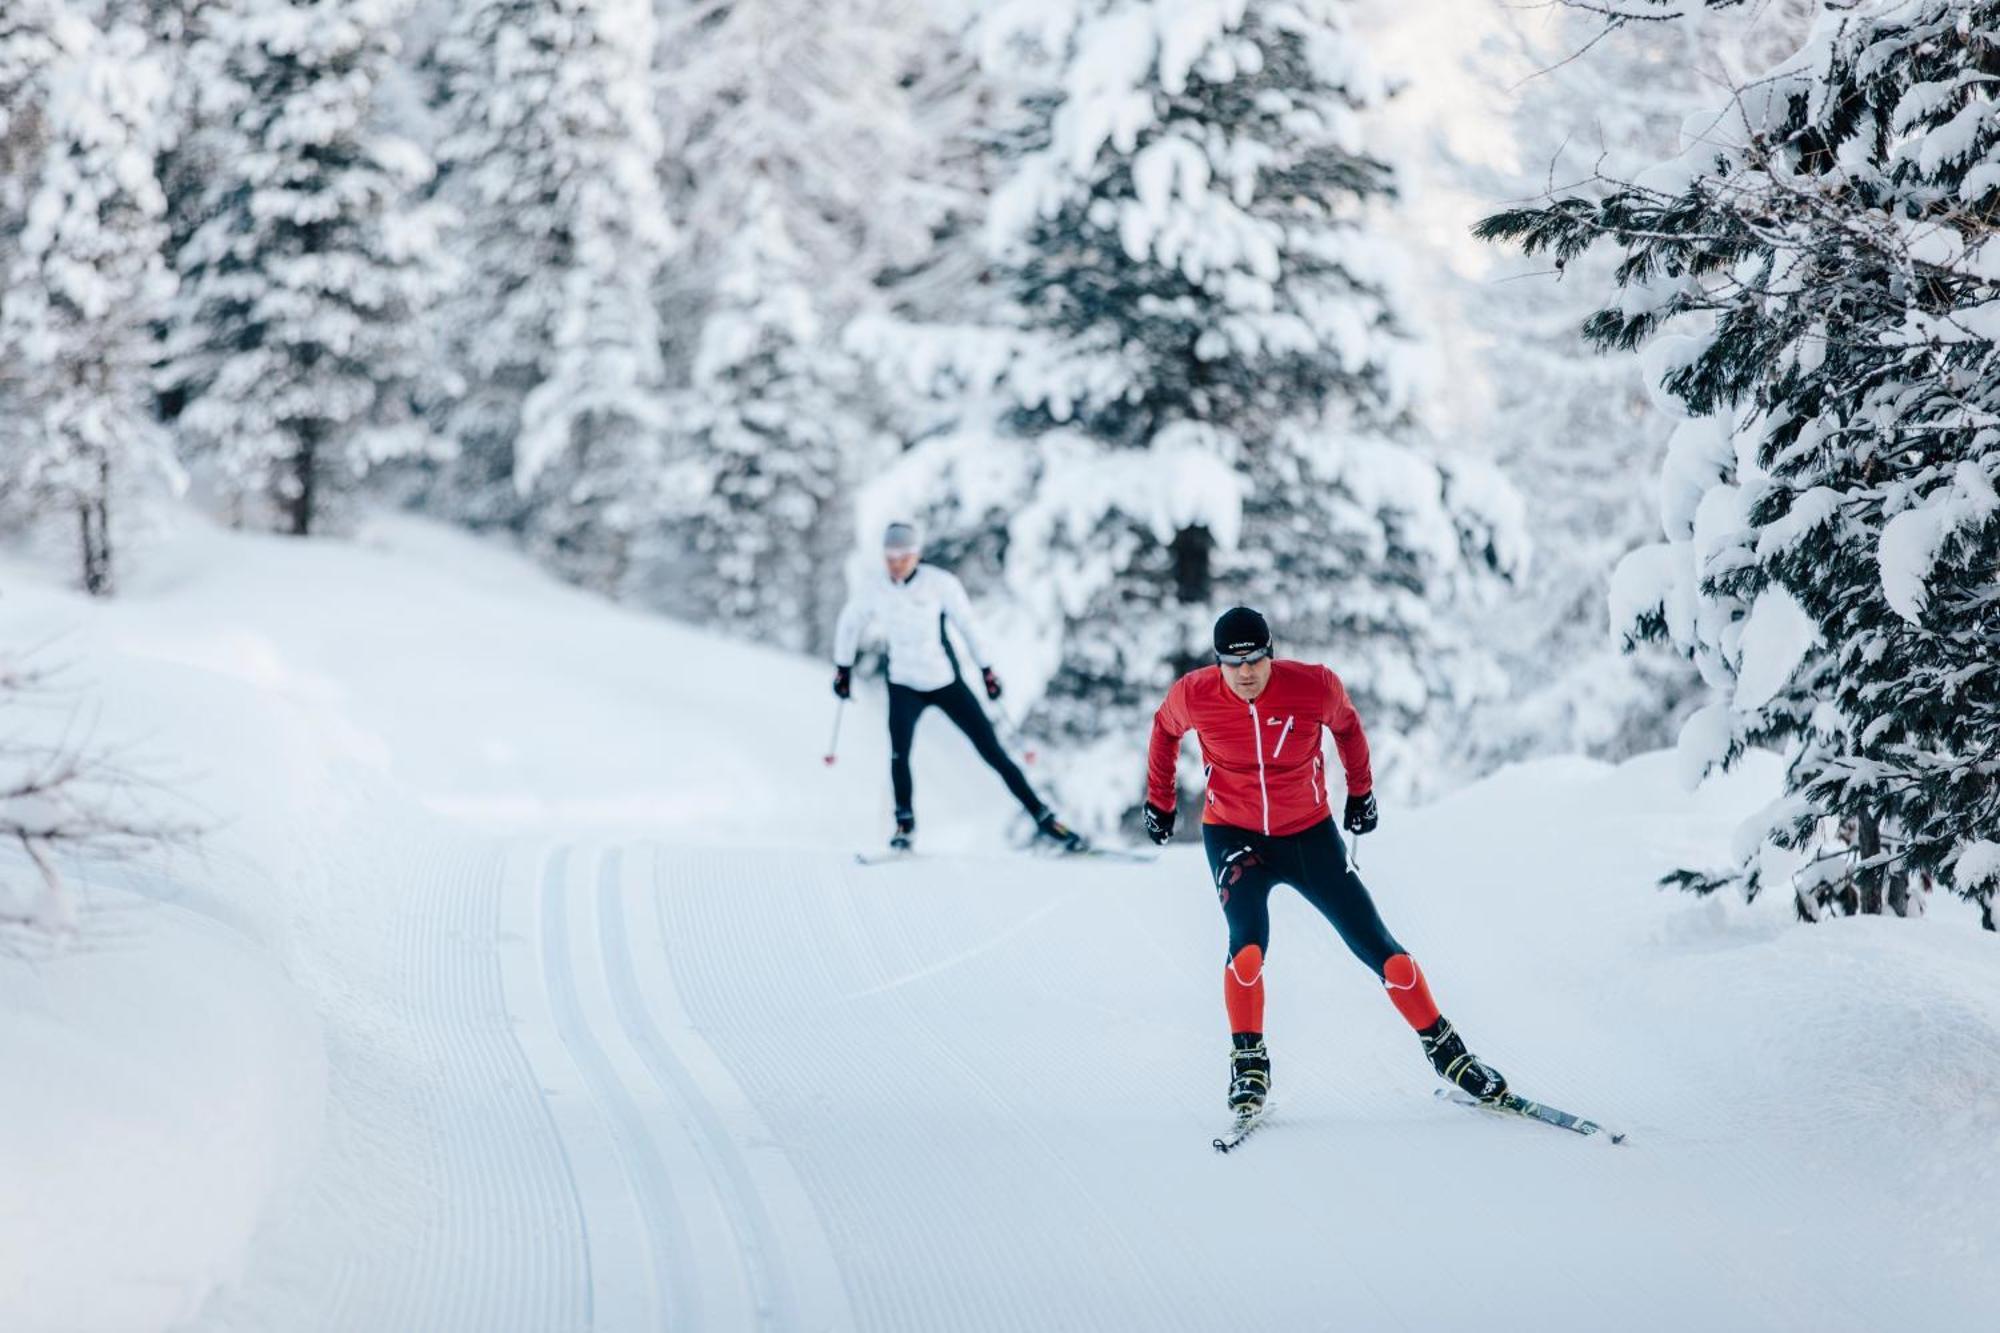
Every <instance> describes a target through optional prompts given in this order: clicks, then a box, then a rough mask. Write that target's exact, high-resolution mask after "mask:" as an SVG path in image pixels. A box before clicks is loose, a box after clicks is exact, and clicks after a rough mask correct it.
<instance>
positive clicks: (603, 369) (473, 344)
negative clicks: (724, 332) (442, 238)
mask: <svg viewBox="0 0 2000 1333" xmlns="http://www.w3.org/2000/svg"><path fill="white" fill-rule="evenodd" d="M653 47H654V20H653V14H652V9H651V5H650V0H474V2H472V3H468V4H466V5H463V6H460V7H459V8H458V9H457V10H456V11H455V13H454V14H453V16H452V19H451V23H450V27H449V29H448V31H447V32H446V33H445V35H444V36H443V38H442V39H441V40H440V42H439V44H438V47H437V50H436V52H435V53H434V55H433V57H432V62H433V64H434V66H435V72H436V75H437V78H438V88H439V95H440V99H441V100H440V106H439V108H438V110H439V114H440V117H441V119H442V121H443V122H444V123H445V125H446V126H447V132H446V135H445V138H444V141H443V144H442V147H441V148H440V152H439V159H440V171H441V175H440V185H441V190H440V193H441V195H442V197H443V198H444V199H446V200H447V201H449V202H450V203H451V205H452V206H453V207H454V209H455V211H456V212H457V213H458V214H459V218H460V225H459V229H458V231H457V233H456V234H457V236H458V237H459V238H460V244H461V248H462V249H463V251H464V252H465V254H466V256H467V263H466V267H465V270H464V274H463V279H462V281H461V282H460V283H459V284H458V286H457V288H456V290H455V291H454V293H453V295H452V297H451V298H450V299H449V300H448V301H447V302H445V303H444V305H443V306H442V308H441V316H442V318H441V324H442V325H443V329H444V338H445V341H446V342H447V343H448V346H449V356H450V360H451V363H452V365H453V367H454V369H455V370H456V373H457V375H458V376H459V378H460V379H461V380H462V381H463V387H462V391H461V392H460V393H459V394H458V395H456V396H455V398H454V399H453V401H452V403H451V405H450V408H449V410H448V412H447V413H446V416H445V421H446V426H445V429H446V431H447V433H448V434H449V435H450V436H451V438H452V439H453V440H454V441H455V442H456V444H457V447H458V449H459V451H460V453H461V458H460V460H459V462H458V463H457V464H455V465H454V466H453V468H452V469H451V470H449V471H448V472H447V473H446V475H445V485H444V490H445V494H444V495H443V496H434V497H433V503H436V504H442V505H443V506H444V507H445V508H447V509H448V510H449V511H451V512H453V513H455V514H457V515H458V516H460V517H464V518H468V519H470V520H472V521H474V522H476V523H482V524H493V523H500V524H508V525H511V526H514V527H516V528H518V529H519V530H520V531H521V533H522V535H523V537H524V538H525V540H526V541H527V543H528V545H529V547H530V548H531V549H532V550H534V551H535V552H536V553H537V554H538V555H539V556H540V557H541V558H542V559H544V560H545V561H547V562H549V563H550V564H552V565H553V566H554V567H555V568H556V569H557V570H558V571H559V572H561V573H563V574H564V575H565V576H566V577H568V578H571V579H574V580H576V581H578V582H582V583H585V584H587V585H589V586H592V587H595V588H598V589H600V590H602V591H605V592H616V591H618V590H620V589H621V587H622V586H623V585H624V583H625V580H626V575H627V572H628V570H629V568H630V566H631V563H632V546H633V543H634V541H635V539H637V538H638V536H639V535H640V534H641V533H642V532H643V531H644V530H645V529H647V528H648V527H650V526H651V525H654V524H656V523H657V522H658V514H659V505H660V491H659V476H658V474H659V468H660V461H661V457H662V453H661V445H660V436H661V433H662V432H663V431H664V430H665V429H666V427H667V425H668V412H667V407H666V401H665V377H664V373H663V369H662V363H661V355H660V329H659V321H658V318H657V316H656V314H655V312H654V309H653V305H652V291H653V285H654V282H655V279H656V276H657V274H658V273H659V271H660V266H661V264H662V262H663V260H664V259H665V257H666V256H667V254H668V253H669V252H670V251H671V249H672V247H673V245H674V232H673V228H672V227H671V225H670V224H669V222H668V218H667V209H666V206H665V204H664V203H663V202H662V198H661V194H660V189H659V184H658V180H657V177H656V175H655V170H656V167H657V164H658V154H659V151H660V130H659V123H658V120H657V118H656V117H655V114H654V111H653V107H652V102H651V90H650V88H649V86H648V68H649V66H648V62H649V60H650V59H651V56H652V52H653Z"/></svg>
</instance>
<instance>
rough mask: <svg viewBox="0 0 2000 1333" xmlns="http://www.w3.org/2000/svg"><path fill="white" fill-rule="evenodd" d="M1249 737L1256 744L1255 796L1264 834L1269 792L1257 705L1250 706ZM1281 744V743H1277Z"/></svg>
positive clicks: (1268, 825)
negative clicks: (1261, 811)
mask: <svg viewBox="0 0 2000 1333" xmlns="http://www.w3.org/2000/svg"><path fill="white" fill-rule="evenodd" d="M1250 736H1251V738H1252V739H1253V740H1255V741H1256V742H1257V795H1258V797H1259V798H1261V799H1262V800H1263V802H1264V833H1265V835H1266V836H1267V837H1268V836H1269V835H1270V832H1271V791H1270V788H1268V787H1266V786H1265V785H1264V723H1263V720H1262V719H1261V718H1259V717H1258V716H1257V705H1256V704H1251V705H1250ZM1279 743H1280V744H1283V742H1282V741H1280V742H1279Z"/></svg>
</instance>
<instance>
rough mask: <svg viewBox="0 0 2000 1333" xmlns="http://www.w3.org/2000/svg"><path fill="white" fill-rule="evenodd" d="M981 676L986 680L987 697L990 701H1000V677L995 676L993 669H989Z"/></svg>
mask: <svg viewBox="0 0 2000 1333" xmlns="http://www.w3.org/2000/svg"><path fill="white" fill-rule="evenodd" d="M981 674H982V675H983V676H984V677H985V679H986V697H987V698H989V699H998V698H999V697H1000V677H998V676H996V675H994V674H993V668H992V667H987V668H986V669H985V670H984V671H983V672H981Z"/></svg>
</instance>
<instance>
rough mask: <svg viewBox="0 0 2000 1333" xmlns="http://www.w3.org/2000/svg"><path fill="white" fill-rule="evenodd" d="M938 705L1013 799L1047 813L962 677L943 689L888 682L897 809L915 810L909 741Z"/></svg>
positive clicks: (900, 812)
mask: <svg viewBox="0 0 2000 1333" xmlns="http://www.w3.org/2000/svg"><path fill="white" fill-rule="evenodd" d="M933 704H935V705H937V706H938V707H939V708H940V709H942V710H943V711H944V715H945V716H946V717H948V718H950V719H951V720H952V721H953V722H955V723H957V724H958V729H959V730H960V731H962V732H964V733H965V738H966V739H967V740H969V741H971V742H972V748H973V749H975V750H977V751H979V757H980V758H981V759H984V760H985V761H986V762H987V764H988V765H989V766H990V767H991V768H992V769H993V771H994V772H995V773H998V774H999V775H1000V779H1001V781H1003V782H1005V783H1006V784H1007V790H1008V791H1010V792H1012V793H1014V799H1015V800H1017V801H1019V802H1020V803H1021V808H1022V809H1024V810H1026V811H1027V812H1028V813H1029V814H1030V815H1033V816H1039V815H1040V814H1041V813H1042V809H1043V806H1042V801H1041V798H1040V797H1038V796H1036V795H1035V789H1034V788H1033V787H1030V786H1029V785H1028V779H1027V778H1025V777H1023V776H1022V774H1021V769H1020V766H1019V765H1017V764H1016V763H1015V762H1014V761H1013V760H1012V759H1009V758H1008V757H1007V751H1006V750H1004V749H1002V748H1001V745H1000V738H999V737H998V736H996V735H994V734H993V723H992V722H991V721H990V720H989V719H988V718H987V716H986V710H985V709H984V708H981V707H980V706H979V700H977V699H975V698H973V697H972V691H971V690H970V689H968V688H966V684H965V682H964V681H963V680H954V681H953V682H952V683H951V684H949V685H947V686H945V687H944V688H943V689H941V690H913V689H911V688H910V687H909V686H907V685H897V684H895V683H894V682H891V683H890V685H889V777H890V780H891V782H893V783H894V785H895V788H896V813H897V814H898V815H899V816H900V815H906V814H909V813H911V812H912V811H914V809H915V807H914V806H913V805H911V803H910V802H911V791H910V788H911V781H910V742H911V740H912V739H913V738H914V737H915V736H916V733H917V719H918V718H920V717H922V716H923V713H924V710H925V709H926V708H929V707H930V706H931V705H933Z"/></svg>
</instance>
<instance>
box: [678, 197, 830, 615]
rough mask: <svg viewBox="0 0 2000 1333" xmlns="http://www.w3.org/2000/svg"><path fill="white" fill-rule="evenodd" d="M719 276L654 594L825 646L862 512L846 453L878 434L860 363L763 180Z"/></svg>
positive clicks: (687, 405) (685, 411) (686, 608)
mask: <svg viewBox="0 0 2000 1333" xmlns="http://www.w3.org/2000/svg"><path fill="white" fill-rule="evenodd" d="M744 190H745V200H744V204H745V206H744V208H743V209H742V223H741V224H740V230H739V232H738V234H737V236H736V238H735V241H734V243H733V244H732V245H730V246H729V247H728V248H727V249H726V250H725V252H724V253H723V255H722V257H721V260H722V262H721V264H720V266H719V269H718V271H717V272H716V273H715V274H714V275H713V282H714V290H713V294H712V296H711V298H710V299H711V303H712V304H711V308H710V310H709V313H708V317H707V319H706V320H705V321H704V322H703V324H702V345H701V348H700V350H699V351H698V353H697V355H696V357H695V362H694V366H693V368H692V370H693V379H694V384H693V387H692V389H691V390H690V391H689V392H687V393H686V394H685V395H683V397H682V401H681V402H680V404H679V406H678V410H677V411H676V413H675V422H674V430H673V434H674V438H675V440H676V451H677V454H678V458H677V460H676V462H675V463H674V465H673V469H672V471H671V472H670V474H669V485H668V491H669V494H671V495H672V496H674V497H675V499H674V500H673V502H672V503H671V505H670V507H669V509H668V510H667V512H666V520H667V531H668V533H669V534H670V540H671V541H673V542H675V543H676V544H677V549H673V550H671V551H670V552H667V553H666V555H667V559H666V560H665V562H664V568H666V569H671V570H673V571H674V572H675V573H676V575H677V577H674V578H672V579H670V580H663V581H662V584H661V586H660V587H658V588H657V589H655V591H654V592H653V594H652V595H651V596H650V597H649V598H648V600H649V601H651V602H653V603H655V604H657V605H659V606H661V607H662V608H663V609H665V610H668V611H671V612H674V613H676V614H679V615H681V616H684V617H686V618H688V619H699V620H702V621H704V622H710V621H712V622H715V623H716V624H717V625H718V627H720V628H724V629H727V630H729V631H730V632H732V633H736V634H740V635H742V636H743V637H746V638H754V639H760V640H762V641H764V642H767V643H774V644H777V645H779V646H781V647H785V648H790V649H793V650H795V651H808V650H817V649H820V648H822V647H824V646H825V644H826V642H827V641H828V639H829V637H830V635H831V631H832V624H833V618H834V615H835V613H836V612H837V611H838V609H839V597H840V572H841V560H842V558H843V557H844V556H845V555H846V554H847V551H848V547H849V543H850V531H851V528H850V523H849V522H848V521H845V519H846V516H845V515H844V514H843V513H842V512H841V506H842V503H843V501H844V499H845V495H844V486H845V483H846V480H847V474H846V463H847V461H848V459H849V457H850V456H851V455H853V454H854V453H855V452H857V451H858V450H859V449H861V448H862V447H863V445H864V444H865V443H866V439H867V436H868V434H869V427H868V425H867V423H866V422H865V421H864V420H863V419H861V417H860V415H859V413H858V412H857V410H856V407H855V394H856V391H857V388H858V384H859V375H858V372H857V369H856V367H855V366H854V364H853V362H852V361H851V359H850V358H848V357H847V356H846V355H845V354H843V353H842V352H841V351H840V349H839V347H838V346H837V345H836V344H834V343H832V342H831V340H830V339H829V338H828V337H827V335H826V331H825V329H824V327H823V326H822V323H821V316H820V313H819V309H818V301H817V300H816V299H815V297H816V293H815V291H814V284H815V274H814V272H813V271H812V270H811V269H810V267H809V266H808V264H807V263H806V260H805V257H804V256H803V255H802V254H801V253H800V252H799V251H798V249H797V248H796V247H795V246H794V245H793V243H792V240H791V237H790V236H789V235H788V234H787V232H786V230H785V223H784V217H783V214H782V211H781V210H780V209H779V208H778V207H777V206H776V204H775V202H774V201H773V199H772V197H771V190H770V188H769V185H768V183H767V182H764V181H762V180H759V179H752V180H751V181H749V182H747V183H746V184H745V185H744Z"/></svg>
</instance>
